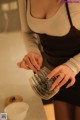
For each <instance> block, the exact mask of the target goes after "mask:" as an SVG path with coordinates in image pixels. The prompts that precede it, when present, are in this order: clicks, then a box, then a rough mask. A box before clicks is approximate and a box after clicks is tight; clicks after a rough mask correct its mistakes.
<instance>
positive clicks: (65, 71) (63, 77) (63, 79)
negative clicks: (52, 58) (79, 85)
mask: <svg viewBox="0 0 80 120" xmlns="http://www.w3.org/2000/svg"><path fill="white" fill-rule="evenodd" d="M54 76H55V77H56V76H58V77H57V79H56V80H55V82H54V83H53V85H52V87H51V90H53V89H54V88H58V89H60V88H61V87H62V86H63V85H64V84H66V83H67V82H68V80H69V79H70V80H71V81H70V83H69V84H68V85H67V86H66V88H69V87H70V86H72V85H73V84H74V83H75V73H74V72H73V71H72V70H71V69H70V68H69V67H68V66H66V65H65V64H63V65H60V66H58V67H56V68H55V69H53V70H52V71H51V72H50V73H49V74H48V75H47V79H48V80H50V79H51V78H52V77H54Z"/></svg>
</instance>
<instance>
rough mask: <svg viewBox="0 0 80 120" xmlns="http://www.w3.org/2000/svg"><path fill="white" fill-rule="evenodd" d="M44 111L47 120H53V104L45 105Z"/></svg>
mask: <svg viewBox="0 0 80 120" xmlns="http://www.w3.org/2000/svg"><path fill="white" fill-rule="evenodd" d="M44 109H45V112H46V115H47V118H48V120H55V115H54V106H53V104H48V105H45V106H44Z"/></svg>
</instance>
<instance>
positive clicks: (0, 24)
mask: <svg viewBox="0 0 80 120" xmlns="http://www.w3.org/2000/svg"><path fill="white" fill-rule="evenodd" d="M19 30H20V20H19V11H18V2H17V0H0V32H5V31H7V32H9V31H19Z"/></svg>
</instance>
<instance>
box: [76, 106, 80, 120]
mask: <svg viewBox="0 0 80 120" xmlns="http://www.w3.org/2000/svg"><path fill="white" fill-rule="evenodd" d="M75 120H80V107H78V106H76V107H75Z"/></svg>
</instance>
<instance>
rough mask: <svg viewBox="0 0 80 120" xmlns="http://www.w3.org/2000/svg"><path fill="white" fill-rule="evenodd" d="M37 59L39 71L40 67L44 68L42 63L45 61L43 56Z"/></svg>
mask: <svg viewBox="0 0 80 120" xmlns="http://www.w3.org/2000/svg"><path fill="white" fill-rule="evenodd" d="M35 59H36V60H37V63H38V65H39V69H40V67H41V66H42V61H43V59H42V57H41V56H40V57H36V56H35Z"/></svg>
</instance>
